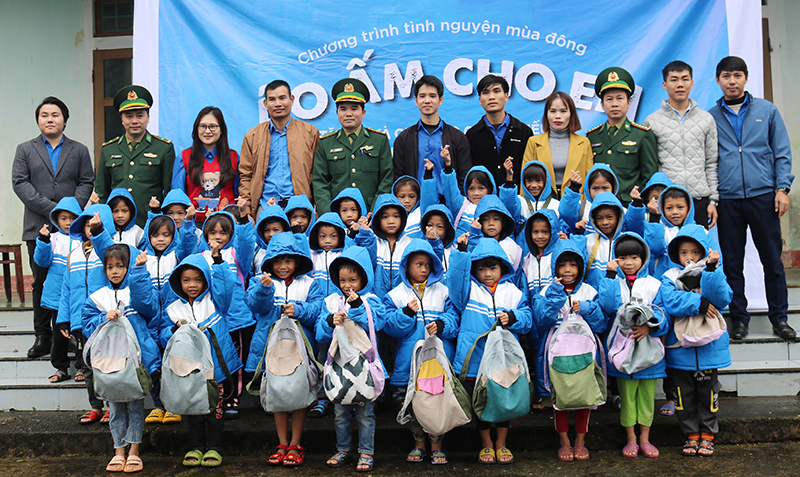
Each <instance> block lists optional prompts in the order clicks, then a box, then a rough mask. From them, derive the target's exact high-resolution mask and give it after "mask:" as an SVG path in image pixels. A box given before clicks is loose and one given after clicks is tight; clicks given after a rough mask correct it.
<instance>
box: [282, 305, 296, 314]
mask: <svg viewBox="0 0 800 477" xmlns="http://www.w3.org/2000/svg"><path fill="white" fill-rule="evenodd" d="M283 312H284V313H285V314H286V316H288V317H289V318H294V303H287V304H285V305H283Z"/></svg>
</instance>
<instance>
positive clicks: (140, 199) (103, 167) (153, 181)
mask: <svg viewBox="0 0 800 477" xmlns="http://www.w3.org/2000/svg"><path fill="white" fill-rule="evenodd" d="M131 93H132V94H131ZM118 99H119V102H118ZM150 104H152V97H151V96H150V93H149V92H147V90H146V89H144V88H142V87H141V86H135V85H134V86H127V87H125V88H122V89H121V90H120V92H118V93H117V95H116V97H115V98H114V105H115V107H117V108H118V109H119V110H120V112H122V111H130V110H134V109H147V108H149V107H150ZM145 105H146V108H145ZM174 162H175V147H174V146H173V144H172V142H171V141H170V140H168V139H164V138H161V137H158V136H156V135H153V134H150V133H149V132H146V133H145V135H144V137H143V138H142V139H141V141H140V142H139V143H138V144H136V145H134V144H132V143H130V141H129V140H128V138H127V136H124V135H123V136H120V137H117V138H114V139H112V140H110V141H108V142H106V143H105V144H103V147H102V148H101V150H100V157H99V158H98V160H97V180H96V181H95V192H97V195H99V196H100V201H101V202H103V203H105V201H106V200H107V199H108V195H109V193H110V192H111V190H112V189H115V188H117V187H122V188H124V189H127V190H128V192H130V194H131V195H132V196H133V201H134V203H135V204H136V211H137V214H136V223H137V225H139V226H140V227H143V226H144V224H145V222H146V221H147V211H148V210H150V208H149V206H148V204H149V202H150V198H151V197H153V196H155V197H156V199H158V200H159V202H161V201H163V200H164V195H165V194H166V193H167V192H168V191H169V190H170V188H171V183H172V165H173V163H174Z"/></svg>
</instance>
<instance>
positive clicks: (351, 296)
mask: <svg viewBox="0 0 800 477" xmlns="http://www.w3.org/2000/svg"><path fill="white" fill-rule="evenodd" d="M356 300H358V293H356V292H355V291H354V290H350V294H349V295H348V296H347V303H353V302H354V301H356Z"/></svg>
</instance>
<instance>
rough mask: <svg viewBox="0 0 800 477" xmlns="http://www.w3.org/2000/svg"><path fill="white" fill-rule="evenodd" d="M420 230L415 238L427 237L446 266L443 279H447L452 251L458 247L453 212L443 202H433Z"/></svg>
mask: <svg viewBox="0 0 800 477" xmlns="http://www.w3.org/2000/svg"><path fill="white" fill-rule="evenodd" d="M419 224H420V231H419V232H418V233H417V234H416V237H415V238H420V239H425V240H427V241H428V243H429V244H430V245H431V247H433V252H434V253H435V254H436V256H437V257H439V260H441V262H442V266H443V267H444V276H443V277H442V280H443V281H445V282H446V280H447V269H448V268H449V263H450V252H452V251H453V250H455V248H456V229H455V228H454V227H453V214H451V213H450V209H448V208H447V206H445V205H443V204H433V205H431V206H429V207H428V208H426V209H425V213H424V214H422V217H421V218H420V221H419Z"/></svg>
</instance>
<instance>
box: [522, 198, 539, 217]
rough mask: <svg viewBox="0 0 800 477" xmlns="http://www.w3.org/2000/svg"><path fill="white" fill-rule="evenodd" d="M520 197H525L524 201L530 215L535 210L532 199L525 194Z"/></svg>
mask: <svg viewBox="0 0 800 477" xmlns="http://www.w3.org/2000/svg"><path fill="white" fill-rule="evenodd" d="M522 198H523V199H525V203H526V204H527V205H528V212H530V213H531V215H533V214H535V213H536V211H535V210H534V208H533V201H532V200H531V199H530V198H529V197H528V196H527V195H523V196H522Z"/></svg>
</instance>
